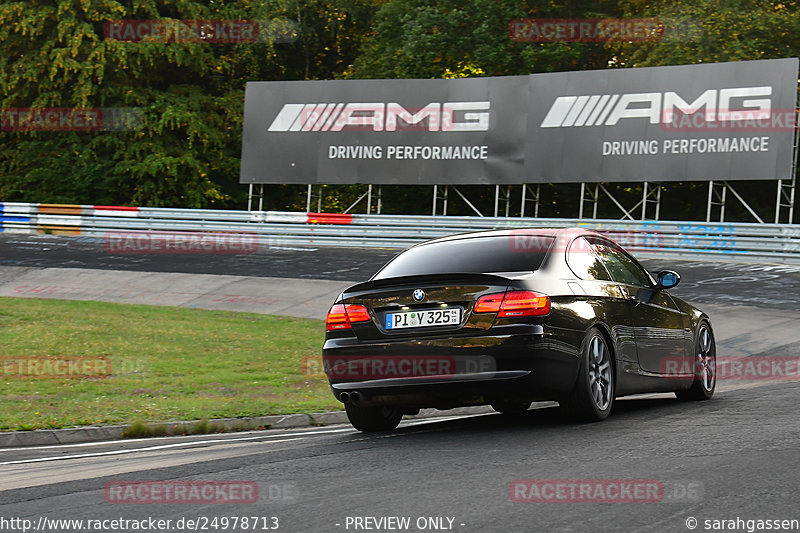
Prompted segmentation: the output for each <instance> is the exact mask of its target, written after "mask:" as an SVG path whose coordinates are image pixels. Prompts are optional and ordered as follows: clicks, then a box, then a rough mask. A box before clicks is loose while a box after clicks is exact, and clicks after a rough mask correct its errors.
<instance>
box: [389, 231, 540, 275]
mask: <svg viewBox="0 0 800 533" xmlns="http://www.w3.org/2000/svg"><path fill="white" fill-rule="evenodd" d="M553 240H554V238H553V237H552V236H544V235H542V236H540V235H536V236H535V239H529V240H527V241H521V240H520V239H515V236H514V235H510V236H500V237H498V236H495V237H472V238H468V239H457V240H452V241H443V242H437V243H431V244H425V245H422V246H417V247H414V248H411V249H409V250H406V251H405V252H403V253H402V254H400V255H398V256H397V257H395V258H394V259H393V260H392V261H390V262H389V263H388V264H387V265H386V266H385V267H383V269H381V270H380V272H378V273H377V274H376V275H375V277H374V279H384V278H396V277H399V276H417V275H423V274H447V273H451V272H453V273H455V272H465V273H470V274H484V273H490V272H528V271H534V270H538V269H539V267H541V266H542V262H543V261H544V258H545V257H547V253H548V251H549V250H550V247H551V246H552V244H553ZM521 242H522V243H523V244H524V245H520V243H521ZM530 244H532V245H530Z"/></svg>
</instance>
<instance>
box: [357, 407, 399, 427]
mask: <svg viewBox="0 0 800 533" xmlns="http://www.w3.org/2000/svg"><path fill="white" fill-rule="evenodd" d="M345 411H347V418H348V419H350V423H351V424H353V427H354V428H356V429H357V430H359V431H366V432H372V431H391V430H393V429H394V428H396V427H397V425H398V424H400V419H401V418H403V412H402V411H401V410H400V409H398V408H397V407H384V406H381V407H359V406H357V405H352V404H347V405H345Z"/></svg>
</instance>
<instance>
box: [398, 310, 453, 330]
mask: <svg viewBox="0 0 800 533" xmlns="http://www.w3.org/2000/svg"><path fill="white" fill-rule="evenodd" d="M460 323H461V308H460V307H454V308H451V309H422V310H420V311H406V312H403V313H387V314H386V329H402V328H425V327H430V326H453V325H458V324H460Z"/></svg>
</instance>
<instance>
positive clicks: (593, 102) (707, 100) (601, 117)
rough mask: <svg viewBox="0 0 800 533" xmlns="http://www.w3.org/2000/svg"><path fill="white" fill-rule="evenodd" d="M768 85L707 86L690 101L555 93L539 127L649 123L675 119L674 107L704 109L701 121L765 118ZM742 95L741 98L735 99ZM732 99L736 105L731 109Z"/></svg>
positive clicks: (672, 97) (663, 95)
mask: <svg viewBox="0 0 800 533" xmlns="http://www.w3.org/2000/svg"><path fill="white" fill-rule="evenodd" d="M771 94H772V87H769V86H765V87H733V88H730V89H720V90H717V89H708V90H707V91H705V92H704V93H703V94H701V95H700V96H698V97H697V98H696V99H695V100H694V101H693V102H691V103H688V102H686V100H684V99H683V98H681V97H680V96H679V95H678V94H677V93H674V92H665V93H633V94H621V95H620V94H603V95H598V94H595V95H591V96H559V97H558V98H556V101H555V102H553V105H552V106H551V107H550V111H548V112H547V116H546V117H544V120H543V121H542V124H541V127H542V128H567V127H570V126H602V125H605V126H613V125H615V124H616V123H617V122H619V121H620V120H621V119H623V118H646V119H649V121H650V124H659V123H669V122H672V121H673V120H674V119H675V116H676V115H675V110H676V109H677V110H679V111H681V112H682V113H684V114H687V115H690V114H693V113H696V112H697V111H699V110H700V109H701V108H705V121H706V122H713V121H715V120H719V121H729V120H731V118H732V117H735V118H737V119H742V118H745V119H746V118H753V119H763V118H769V116H770V109H771V104H772V102H771V100H770V99H769V98H754V97H768V96H770V95H771ZM742 98H744V100H739V99H742ZM734 99H736V101H737V102H738V103H739V108H737V109H732V108H731V101H733V100H734Z"/></svg>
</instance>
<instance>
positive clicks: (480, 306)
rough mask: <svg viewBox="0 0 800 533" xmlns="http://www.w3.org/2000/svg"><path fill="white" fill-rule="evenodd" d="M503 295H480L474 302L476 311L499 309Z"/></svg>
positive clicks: (494, 310) (491, 311)
mask: <svg viewBox="0 0 800 533" xmlns="http://www.w3.org/2000/svg"><path fill="white" fill-rule="evenodd" d="M503 296H505V294H487V295H486V296H481V297H480V298H478V301H477V302H475V312H476V313H496V312H498V311H499V310H500V304H502V303H503Z"/></svg>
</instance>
